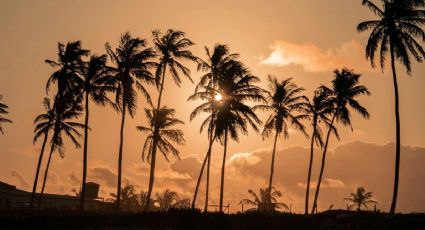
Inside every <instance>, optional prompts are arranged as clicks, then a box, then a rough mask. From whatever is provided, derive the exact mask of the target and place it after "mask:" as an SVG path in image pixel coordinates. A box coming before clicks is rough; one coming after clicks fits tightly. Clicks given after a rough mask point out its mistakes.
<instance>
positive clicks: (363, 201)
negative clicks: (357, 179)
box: [344, 187, 377, 211]
mask: <svg viewBox="0 0 425 230" xmlns="http://www.w3.org/2000/svg"><path fill="white" fill-rule="evenodd" d="M344 200H346V201H349V202H350V203H351V204H350V205H349V206H348V208H349V209H351V208H353V207H357V211H360V208H361V207H362V206H364V207H365V208H366V209H368V207H367V204H376V203H377V202H376V201H374V200H372V192H366V190H365V189H364V187H359V188H357V190H356V193H350V197H348V198H344Z"/></svg>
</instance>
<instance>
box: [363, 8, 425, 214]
mask: <svg viewBox="0 0 425 230" xmlns="http://www.w3.org/2000/svg"><path fill="white" fill-rule="evenodd" d="M381 2H382V5H383V6H382V7H383V9H381V8H379V7H378V6H377V5H376V4H374V3H373V2H372V1H371V0H363V1H362V4H363V5H364V6H366V7H368V8H369V9H370V10H371V11H372V12H373V13H374V14H375V15H376V16H378V18H379V19H377V20H370V21H365V22H362V23H360V24H359V25H358V26H357V30H358V31H359V32H363V31H367V30H372V33H371V34H370V37H369V40H368V42H367V46H366V58H367V59H369V60H370V62H371V65H372V67H375V56H376V53H377V52H379V56H380V57H379V59H380V65H381V69H382V71H383V70H384V65H385V62H386V56H387V55H388V52H389V54H390V58H391V69H392V74H393V84H394V97H395V123H396V150H395V153H396V154H395V155H396V156H395V158H396V160H395V174H394V190H393V199H392V203H391V208H390V213H391V214H394V213H395V209H396V204H397V193H398V181H399V169H400V145H401V143H400V126H401V124H400V111H399V103H400V102H399V93H398V83H397V75H396V69H395V60H396V59H398V60H399V61H400V62H401V63H402V64H403V65H404V66H405V67H406V69H407V73H408V74H410V73H411V61H410V55H412V56H413V57H414V58H415V59H416V61H418V62H422V61H423V59H424V58H425V51H424V49H423V47H421V45H420V43H419V42H418V41H416V40H415V39H420V40H422V41H423V40H425V33H424V31H423V30H422V28H421V26H422V25H424V24H425V13H424V10H423V7H424V6H425V2H424V1H423V0H397V1H396V0H381ZM379 47H380V49H379Z"/></svg>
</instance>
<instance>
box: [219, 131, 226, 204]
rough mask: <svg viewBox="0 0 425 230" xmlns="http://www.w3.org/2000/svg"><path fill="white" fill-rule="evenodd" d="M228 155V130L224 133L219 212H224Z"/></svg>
mask: <svg viewBox="0 0 425 230" xmlns="http://www.w3.org/2000/svg"><path fill="white" fill-rule="evenodd" d="M226 153H227V129H226V131H224V153H223V164H222V166H221V183H220V208H219V212H223V195H224V169H225V165H226Z"/></svg>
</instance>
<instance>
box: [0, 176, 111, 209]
mask: <svg viewBox="0 0 425 230" xmlns="http://www.w3.org/2000/svg"><path fill="white" fill-rule="evenodd" d="M86 188H87V192H86V193H87V195H86V196H85V197H86V202H85V209H86V210H93V211H94V210H104V209H108V208H109V207H110V206H111V204H110V203H105V202H104V201H103V198H99V197H98V193H99V184H96V183H93V182H88V183H87V184H86ZM39 198H40V194H39V193H36V194H35V204H37V203H38V201H39ZM30 200H31V192H27V191H23V190H20V189H17V188H16V186H13V185H10V184H7V183H4V182H1V181H0V209H19V208H28V207H29V204H30ZM40 204H41V205H40V208H41V209H60V210H78V209H79V208H80V197H78V196H71V195H59V194H47V193H45V194H43V196H42V200H41V203H40Z"/></svg>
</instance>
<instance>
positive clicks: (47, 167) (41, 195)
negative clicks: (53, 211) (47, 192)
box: [37, 146, 55, 209]
mask: <svg viewBox="0 0 425 230" xmlns="http://www.w3.org/2000/svg"><path fill="white" fill-rule="evenodd" d="M54 150H55V148H54V147H53V146H52V148H51V149H50V154H49V159H48V160H47V165H46V170H45V171H44V179H43V186H41V192H40V195H39V196H38V205H37V209H40V206H41V200H42V199H43V194H44V188H45V186H46V180H47V175H48V173H49V168H50V160H51V159H52V155H53V151H54Z"/></svg>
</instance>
